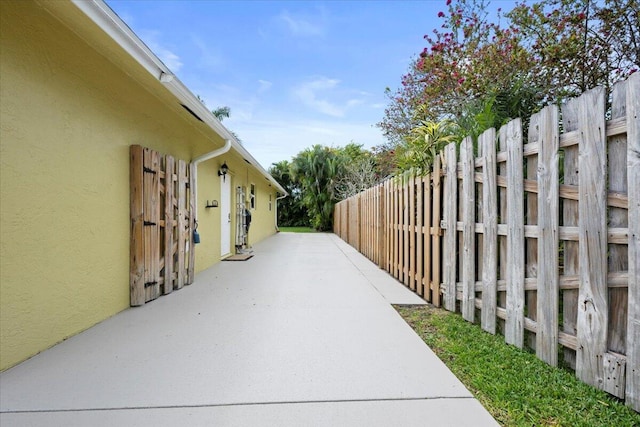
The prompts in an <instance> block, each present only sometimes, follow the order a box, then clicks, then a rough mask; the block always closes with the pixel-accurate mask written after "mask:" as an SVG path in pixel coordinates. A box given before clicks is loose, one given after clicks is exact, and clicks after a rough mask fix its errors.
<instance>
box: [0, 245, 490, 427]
mask: <svg viewBox="0 0 640 427" xmlns="http://www.w3.org/2000/svg"><path fill="white" fill-rule="evenodd" d="M254 249H255V256H254V257H253V258H252V259H250V260H248V261H244V262H222V263H219V264H218V265H216V266H214V267H212V268H210V269H209V270H207V271H205V272H202V273H201V274H199V275H198V276H197V277H196V281H195V283H194V284H192V285H191V286H188V287H186V288H184V289H182V290H180V291H178V292H174V293H172V294H171V295H168V296H163V297H161V298H159V299H158V300H156V301H154V302H152V303H149V304H147V305H145V306H144V307H140V308H135V309H130V310H126V311H124V312H123V313H120V314H118V315H116V316H114V317H112V318H110V319H108V320H106V321H104V322H102V323H101V324H99V325H97V326H95V327H93V328H91V329H90V330H88V331H85V332H84V333H82V334H79V335H77V336H74V337H72V338H70V339H68V340H67V341H65V342H63V343H61V344H59V345H57V346H55V347H54V348H52V349H50V350H47V351H45V352H43V353H41V354H39V355H38V356H35V357H33V358H32V359H30V360H28V361H26V362H24V363H22V364H21V365H19V366H17V367H15V368H13V369H10V370H8V371H6V372H4V373H2V374H0V425H2V427H9V426H29V425H42V426H44V425H46V426H89V425H90V426H125V425H126V426H161V425H168V426H183V425H184V426H199V425H202V426H396V425H402V426H418V425H420V426H474V427H477V426H495V425H497V424H496V422H495V421H494V420H493V419H492V418H491V416H490V415H489V414H488V413H487V412H486V411H485V409H484V408H483V407H482V406H481V405H480V404H479V403H478V402H477V400H475V399H474V398H473V397H472V396H471V394H470V393H469V392H468V391H467V390H466V389H465V387H464V386H463V385H462V384H461V383H460V382H459V381H458V380H457V379H456V378H455V377H454V376H453V374H451V372H450V371H449V370H448V369H447V368H446V366H445V365H444V364H443V363H442V362H440V360H439V359H438V358H437V357H436V356H435V355H434V354H433V353H432V352H431V350H430V349H429V348H428V347H427V346H426V345H425V344H424V343H423V342H422V340H421V339H420V338H419V337H418V336H417V335H416V334H415V333H414V332H413V330H412V329H411V328H410V327H409V326H408V325H407V324H406V323H405V322H404V321H403V320H402V318H401V317H400V316H399V315H398V314H397V313H396V312H395V310H394V309H393V307H391V305H390V304H389V303H400V304H412V303H422V300H421V299H419V298H418V297H416V296H415V295H413V294H412V293H411V292H409V291H408V290H406V289H405V288H404V287H403V286H402V285H401V284H399V283H397V282H396V281H395V280H394V279H392V278H391V277H390V276H388V275H386V274H385V273H384V272H383V271H381V270H379V269H378V268H377V267H376V266H375V265H373V264H372V263H370V262H369V261H368V260H366V259H365V258H364V257H363V256H362V255H360V254H359V253H357V252H356V251H355V250H354V249H353V248H351V247H350V246H348V245H347V244H346V243H344V242H342V241H341V240H340V239H339V238H338V237H336V236H335V235H332V234H289V233H280V234H278V235H276V236H274V237H271V238H269V239H267V240H266V241H263V242H262V243H260V244H258V245H256V246H255V248H254Z"/></svg>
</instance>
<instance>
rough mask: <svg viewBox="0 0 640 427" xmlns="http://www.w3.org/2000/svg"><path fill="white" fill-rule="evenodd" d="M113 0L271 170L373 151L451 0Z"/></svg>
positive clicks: (114, 6)
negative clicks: (387, 112) (329, 152)
mask: <svg viewBox="0 0 640 427" xmlns="http://www.w3.org/2000/svg"><path fill="white" fill-rule="evenodd" d="M107 3H108V4H109V6H110V7H111V8H112V9H113V10H114V11H115V12H116V13H117V14H118V15H119V16H120V17H121V18H122V19H123V20H124V21H125V22H126V23H127V24H128V25H129V26H130V27H131V28H132V29H133V31H135V32H136V34H137V35H138V36H139V37H140V38H141V39H142V40H143V41H144V42H145V43H146V44H147V45H148V46H149V47H150V48H151V50H152V51H153V52H154V53H155V54H156V55H158V56H159V57H160V59H162V60H163V62H164V63H165V64H166V65H167V66H168V67H169V68H170V69H171V70H172V71H173V72H174V73H175V74H176V75H177V76H178V78H179V79H180V80H181V81H182V82H183V83H184V84H185V85H186V86H187V87H188V88H189V89H191V91H192V92H193V93H195V94H197V95H199V96H200V97H201V98H203V99H204V101H205V103H206V105H207V106H208V107H209V108H210V109H213V108H216V107H219V106H225V105H226V106H229V107H230V108H231V117H230V118H229V119H225V120H224V122H223V123H224V125H225V126H226V127H227V128H229V129H231V130H233V131H234V132H236V133H237V134H238V136H239V137H240V139H241V140H242V142H243V144H244V146H245V147H246V148H247V149H248V150H249V151H250V152H251V154H252V155H253V156H254V157H255V158H256V159H257V160H258V161H259V162H260V164H262V166H264V167H265V168H268V167H269V166H270V165H271V164H272V163H274V162H277V161H280V160H290V159H291V157H293V156H295V155H296V154H297V153H298V152H300V151H301V150H303V149H305V148H307V147H310V146H311V145H313V144H323V145H329V146H344V145H345V144H347V143H349V142H351V141H354V142H356V143H358V144H363V145H364V146H365V147H367V148H369V147H372V146H374V145H379V144H381V143H383V142H384V138H383V136H382V134H381V132H380V131H379V129H378V128H377V127H375V124H376V123H377V122H379V121H380V120H381V119H382V117H383V114H384V107H385V105H386V103H387V99H386V97H385V94H384V91H385V88H386V87H390V88H392V89H394V88H396V87H397V86H398V85H399V84H400V78H401V76H402V75H403V74H404V73H405V72H406V71H407V68H408V65H409V63H410V61H411V59H412V58H413V57H414V56H415V55H417V54H418V53H419V52H420V51H421V50H422V48H423V47H424V46H425V43H424V40H423V36H424V35H425V34H426V33H429V32H431V31H432V30H433V29H434V28H436V27H438V26H440V24H441V21H440V20H439V19H438V18H437V14H438V12H439V11H440V10H444V9H445V8H446V6H445V0H442V1H407V2H405V1H325V2H311V1H204V0H201V1H139V0H138V1H121V0H107Z"/></svg>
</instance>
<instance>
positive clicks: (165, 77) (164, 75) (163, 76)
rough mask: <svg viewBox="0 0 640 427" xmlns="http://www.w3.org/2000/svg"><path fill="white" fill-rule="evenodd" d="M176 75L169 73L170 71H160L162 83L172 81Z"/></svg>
mask: <svg viewBox="0 0 640 427" xmlns="http://www.w3.org/2000/svg"><path fill="white" fill-rule="evenodd" d="M174 77H175V76H174V75H173V74H169V73H165V72H161V73H160V81H161V82H162V83H171V82H172V81H173V78H174Z"/></svg>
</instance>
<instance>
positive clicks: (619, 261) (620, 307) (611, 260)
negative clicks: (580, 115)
mask: <svg viewBox="0 0 640 427" xmlns="http://www.w3.org/2000/svg"><path fill="white" fill-rule="evenodd" d="M626 93H627V82H626V81H622V82H619V83H617V84H616V85H615V86H614V88H613V93H612V104H611V118H612V120H616V119H626ZM606 145H607V147H608V154H607V158H606V161H607V165H608V166H607V176H608V178H609V185H608V193H611V192H616V193H627V168H626V165H627V138H626V135H615V136H612V137H610V138H609V139H608V140H607V143H606ZM605 203H606V201H605ZM627 215H628V212H627V209H622V208H617V207H610V208H608V216H609V218H608V221H607V223H608V227H609V230H610V229H611V228H621V229H623V230H625V229H626V228H627V227H628V220H627V218H628V216H627ZM627 231H628V230H627ZM607 234H608V237H607V240H608V243H609V244H608V246H607V250H608V254H609V256H608V265H607V267H608V272H607V288H608V318H609V319H608V325H607V326H606V334H607V344H606V348H607V351H609V352H615V353H619V354H625V353H626V339H627V336H626V332H627V316H626V313H627V301H628V290H627V289H626V288H611V287H609V284H610V282H609V276H610V275H611V274H612V273H614V274H615V273H621V272H622V273H624V272H626V271H627V270H628V268H629V254H628V250H627V246H628V243H629V241H628V237H627V239H625V240H626V241H625V242H624V244H617V243H615V242H614V241H612V239H611V237H610V233H607ZM626 369H627V366H626V358H623V357H619V356H615V355H613V354H612V353H606V354H605V355H604V358H603V380H604V383H603V385H602V389H603V390H604V391H606V392H607V393H610V394H613V395H614V396H617V397H619V398H621V399H624V397H625V396H624V395H625V371H626Z"/></svg>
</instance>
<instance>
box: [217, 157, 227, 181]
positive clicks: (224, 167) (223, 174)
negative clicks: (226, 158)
mask: <svg viewBox="0 0 640 427" xmlns="http://www.w3.org/2000/svg"><path fill="white" fill-rule="evenodd" d="M227 172H229V166H227V162H224V163H223V164H222V166H220V170H219V171H218V176H221V177H222V180H223V181H224V180H225V177H226V176H227Z"/></svg>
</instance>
